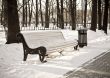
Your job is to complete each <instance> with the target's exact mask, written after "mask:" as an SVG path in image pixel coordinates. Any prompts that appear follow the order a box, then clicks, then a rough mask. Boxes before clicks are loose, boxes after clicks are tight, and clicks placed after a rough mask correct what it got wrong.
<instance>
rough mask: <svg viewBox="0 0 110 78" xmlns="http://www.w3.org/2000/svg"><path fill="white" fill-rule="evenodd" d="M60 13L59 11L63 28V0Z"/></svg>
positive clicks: (62, 0)
mask: <svg viewBox="0 0 110 78" xmlns="http://www.w3.org/2000/svg"><path fill="white" fill-rule="evenodd" d="M60 2H61V13H60V17H61V18H60V19H61V28H62V29H64V18H63V2H64V0H61V1H60Z"/></svg>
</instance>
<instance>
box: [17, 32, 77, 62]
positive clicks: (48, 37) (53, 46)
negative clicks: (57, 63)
mask: <svg viewBox="0 0 110 78" xmlns="http://www.w3.org/2000/svg"><path fill="white" fill-rule="evenodd" d="M17 39H18V40H19V42H21V43H22V44H23V50H24V59H23V61H26V59H27V56H28V54H39V59H40V61H41V62H45V61H44V58H45V56H47V55H48V54H49V53H53V52H59V53H60V52H62V51H63V50H64V49H65V48H66V47H70V46H73V47H74V49H76V50H77V47H78V43H77V41H67V40H66V39H65V38H64V36H63V33H62V32H61V31H60V30H52V31H48V30H45V31H39V32H37V31H35V32H27V33H18V34H17ZM36 47H37V48H36Z"/></svg>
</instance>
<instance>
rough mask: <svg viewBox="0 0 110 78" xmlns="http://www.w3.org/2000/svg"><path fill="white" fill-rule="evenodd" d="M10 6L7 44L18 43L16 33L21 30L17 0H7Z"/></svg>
mask: <svg viewBox="0 0 110 78" xmlns="http://www.w3.org/2000/svg"><path fill="white" fill-rule="evenodd" d="M7 3H8V5H7V7H8V36H7V42H6V43H7V44H9V43H16V42H17V38H16V34H17V33H18V32H20V26H19V18H18V11H17V1H16V0H7Z"/></svg>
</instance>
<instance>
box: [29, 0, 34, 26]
mask: <svg viewBox="0 0 110 78" xmlns="http://www.w3.org/2000/svg"><path fill="white" fill-rule="evenodd" d="M28 3H29V1H28ZM28 6H29V26H30V25H31V19H32V11H33V0H32V3H31V7H30V5H28Z"/></svg>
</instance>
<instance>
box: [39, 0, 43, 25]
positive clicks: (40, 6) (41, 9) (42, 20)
mask: <svg viewBox="0 0 110 78" xmlns="http://www.w3.org/2000/svg"><path fill="white" fill-rule="evenodd" d="M41 5H42V4H41V0H40V15H41V23H42V26H43V25H44V24H43V15H42V6H41Z"/></svg>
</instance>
